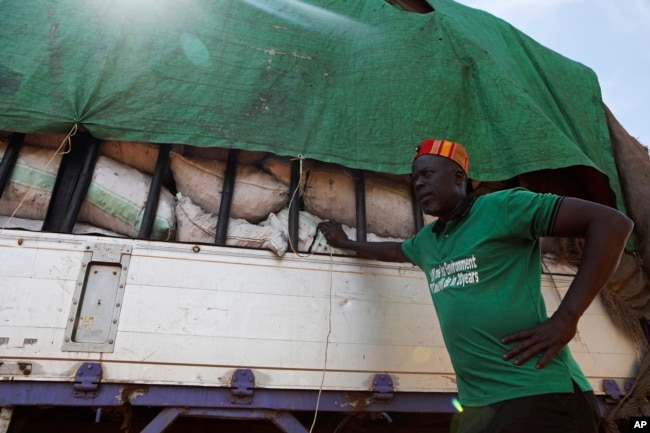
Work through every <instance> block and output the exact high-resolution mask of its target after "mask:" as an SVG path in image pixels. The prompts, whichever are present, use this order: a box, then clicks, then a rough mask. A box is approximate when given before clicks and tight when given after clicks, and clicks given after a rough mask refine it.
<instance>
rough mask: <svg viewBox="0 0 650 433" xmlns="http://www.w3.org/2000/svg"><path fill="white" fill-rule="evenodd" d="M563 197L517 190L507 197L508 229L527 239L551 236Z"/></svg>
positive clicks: (521, 189)
mask: <svg viewBox="0 0 650 433" xmlns="http://www.w3.org/2000/svg"><path fill="white" fill-rule="evenodd" d="M562 199H563V197H561V196H558V195H555V194H548V193H543V194H542V193H535V192H531V191H528V190H526V189H523V188H516V189H513V190H511V192H510V193H509V194H508V195H507V197H506V203H505V204H506V218H507V222H508V229H509V231H510V232H511V234H513V235H517V236H522V237H524V238H527V239H536V238H538V237H541V236H550V235H551V234H552V233H553V227H554V225H555V218H556V217H557V212H558V210H559V208H560V204H561V203H562Z"/></svg>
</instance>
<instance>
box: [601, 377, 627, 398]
mask: <svg viewBox="0 0 650 433" xmlns="http://www.w3.org/2000/svg"><path fill="white" fill-rule="evenodd" d="M603 391H605V394H606V395H607V396H608V397H610V398H612V399H614V400H618V399H620V398H621V396H622V395H623V393H621V390H620V388H619V387H618V383H616V381H615V380H612V379H605V380H603Z"/></svg>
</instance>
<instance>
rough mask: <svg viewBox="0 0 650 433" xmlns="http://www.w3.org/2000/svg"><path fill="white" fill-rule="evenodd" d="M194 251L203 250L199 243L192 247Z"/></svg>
mask: <svg viewBox="0 0 650 433" xmlns="http://www.w3.org/2000/svg"><path fill="white" fill-rule="evenodd" d="M192 252H194V253H200V252H201V247H200V246H198V245H194V246H193V247H192Z"/></svg>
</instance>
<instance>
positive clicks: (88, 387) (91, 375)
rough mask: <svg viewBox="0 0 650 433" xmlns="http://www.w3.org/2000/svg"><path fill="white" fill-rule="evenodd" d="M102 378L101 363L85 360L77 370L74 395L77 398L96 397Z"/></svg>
mask: <svg viewBox="0 0 650 433" xmlns="http://www.w3.org/2000/svg"><path fill="white" fill-rule="evenodd" d="M101 380H102V366H101V365H100V364H99V363H94V362H84V363H83V364H81V367H79V369H78V370H77V375H76V376H75V382H74V385H73V389H74V393H73V395H74V396H75V397H77V398H95V396H96V395H97V390H98V389H99V382H100V381H101Z"/></svg>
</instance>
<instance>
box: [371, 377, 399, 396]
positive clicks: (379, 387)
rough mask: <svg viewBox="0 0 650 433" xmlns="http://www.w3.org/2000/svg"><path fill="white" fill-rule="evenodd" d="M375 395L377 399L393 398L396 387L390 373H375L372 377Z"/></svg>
mask: <svg viewBox="0 0 650 433" xmlns="http://www.w3.org/2000/svg"><path fill="white" fill-rule="evenodd" d="M372 390H373V391H374V394H373V397H374V398H375V399H377V400H391V399H392V398H393V395H394V392H395V389H394V388H393V379H391V377H390V375H388V374H375V377H374V378H373V379H372Z"/></svg>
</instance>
